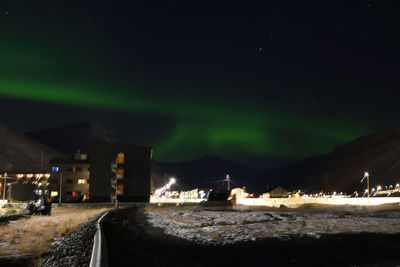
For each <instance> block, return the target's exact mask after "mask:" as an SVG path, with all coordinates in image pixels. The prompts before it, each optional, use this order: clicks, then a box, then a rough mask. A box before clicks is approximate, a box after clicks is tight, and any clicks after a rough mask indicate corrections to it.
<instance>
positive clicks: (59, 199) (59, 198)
mask: <svg viewBox="0 0 400 267" xmlns="http://www.w3.org/2000/svg"><path fill="white" fill-rule="evenodd" d="M61 193H62V172H60V195H59V196H58V203H59V204H60V205H61V196H62V194H61Z"/></svg>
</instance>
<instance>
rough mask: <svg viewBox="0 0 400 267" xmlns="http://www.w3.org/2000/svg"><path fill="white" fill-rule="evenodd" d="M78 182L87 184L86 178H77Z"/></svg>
mask: <svg viewBox="0 0 400 267" xmlns="http://www.w3.org/2000/svg"><path fill="white" fill-rule="evenodd" d="M78 184H87V179H78Z"/></svg>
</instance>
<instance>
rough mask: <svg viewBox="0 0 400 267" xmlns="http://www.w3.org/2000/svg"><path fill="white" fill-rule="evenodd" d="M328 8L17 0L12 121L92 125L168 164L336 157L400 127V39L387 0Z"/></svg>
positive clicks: (12, 24)
mask: <svg viewBox="0 0 400 267" xmlns="http://www.w3.org/2000/svg"><path fill="white" fill-rule="evenodd" d="M317 3H318V2H315V3H314V4H313V5H311V6H312V8H311V9H312V10H319V11H320V13H321V14H315V13H314V12H313V11H312V10H310V5H307V6H304V7H303V6H301V5H300V4H296V5H289V6H280V5H279V4H276V5H274V6H268V8H267V6H265V8H264V9H263V12H261V11H258V10H257V9H256V10H254V8H251V7H244V8H242V7H239V6H230V7H229V10H228V11H229V12H228V11H227V12H226V13H222V14H223V15H222V16H221V15H220V14H221V13H219V11H217V9H219V8H221V9H222V7H223V6H217V7H216V9H215V10H210V9H209V7H206V6H204V7H203V6H198V7H195V8H193V7H190V6H184V5H181V4H177V3H175V4H159V5H156V6H155V7H154V6H151V5H150V4H149V5H148V6H147V5H145V4H143V5H136V4H128V3H125V4H111V2H110V3H106V2H101V3H100V2H93V3H90V2H85V4H82V3H80V4H72V3H69V2H68V1H65V2H58V3H52V2H51V1H42V2H41V3H40V4H38V3H30V4H27V3H25V2H24V4H22V2H20V1H5V3H2V4H1V5H0V22H1V25H2V27H1V36H2V41H1V44H0V62H1V65H0V95H1V98H2V100H1V104H2V106H3V107H6V108H13V109H18V110H19V111H20V114H11V115H9V116H4V118H2V120H3V121H4V122H5V123H7V124H9V125H10V126H12V127H15V128H19V129H21V130H25V131H26V130H36V129H40V128H43V127H56V126H61V125H63V124H67V123H74V122H77V121H82V120H92V121H95V122H97V123H99V124H100V125H103V126H105V127H109V128H114V129H116V131H117V133H118V134H120V135H122V136H124V137H125V138H127V139H129V140H130V141H133V142H136V143H139V144H144V145H150V146H152V147H154V158H155V159H158V160H162V161H178V160H185V159H192V158H197V157H201V156H204V155H218V156H221V157H225V158H228V159H234V160H237V161H240V162H243V163H249V162H250V161H252V162H257V163H256V164H257V165H259V166H262V165H263V162H267V161H268V160H273V161H277V162H285V161H291V160H296V159H300V158H303V157H307V156H311V155H315V154H322V153H328V152H330V151H331V150H332V149H333V148H334V147H335V146H337V145H340V144H343V143H345V142H348V141H350V140H352V139H354V138H357V137H359V136H362V135H364V134H368V133H370V132H371V131H374V130H376V129H379V128H380V127H384V126H388V125H391V124H393V123H394V122H395V117H396V116H395V115H396V114H398V111H399V109H398V108H397V107H395V106H393V104H394V103H395V100H394V99H395V97H394V96H396V94H397V92H396V91H395V90H393V88H397V87H396V86H398V85H399V81H398V79H397V78H395V72H394V71H393V69H392V68H394V66H395V64H396V63H395V62H398V61H396V60H398V55H394V54H393V53H391V51H394V49H395V48H396V46H397V47H398V45H399V39H395V35H396V34H398V29H396V28H395V27H394V25H393V24H391V22H392V20H394V16H395V15H394V14H393V17H392V16H391V14H392V13H390V12H391V11H390V9H391V7H390V6H389V5H388V4H386V5H382V6H378V4H376V6H374V7H373V8H374V10H370V9H369V8H367V7H366V6H365V5H357V4H355V3H354V4H351V6H349V7H348V10H347V9H343V8H342V7H340V5H338V4H333V3H332V4H327V3H325V4H317ZM335 3H337V2H335ZM299 8H300V11H298V10H299ZM338 12H339V14H340V16H339V15H338V16H337V15H335V14H337V13H338ZM354 13H356V14H357V18H358V20H355V19H354V16H353V15H354ZM377 18H380V19H381V20H379V22H377V20H378V19H377ZM285 19H286V20H285ZM296 21H299V22H298V23H297V24H293V23H294V22H296ZM365 25H367V26H368V27H365ZM383 28H385V31H387V32H388V33H387V34H383V33H382V29H383ZM354 33H357V34H354ZM379 38H380V39H379ZM382 38H383V40H385V42H382ZM366 52H367V53H366ZM344 59H348V61H347V63H343V62H344ZM366 92H368V93H366ZM382 92H384V93H382ZM19 103H20V104H19ZM18 105H20V106H18ZM56 107H57V108H56ZM11 113H13V112H11ZM68 113H69V114H71V115H72V116H71V117H68V116H67V115H66V114H68ZM78 114H79V115H78ZM104 114H112V115H107V116H105V115H104ZM384 114H385V115H384ZM383 115H384V118H382V116H383ZM77 116H79V117H77ZM33 117H36V118H37V117H41V118H40V119H37V120H38V121H37V123H35V124H33V123H32V122H27V123H25V124H24V123H23V121H32V120H34V118H33ZM122 125H123V126H122ZM265 165H268V163H265Z"/></svg>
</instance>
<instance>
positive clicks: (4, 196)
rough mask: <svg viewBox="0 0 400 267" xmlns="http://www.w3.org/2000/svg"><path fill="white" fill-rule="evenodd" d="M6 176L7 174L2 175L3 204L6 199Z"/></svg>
mask: <svg viewBox="0 0 400 267" xmlns="http://www.w3.org/2000/svg"><path fill="white" fill-rule="evenodd" d="M6 176H7V173H4V177H3V203H4V202H5V198H6Z"/></svg>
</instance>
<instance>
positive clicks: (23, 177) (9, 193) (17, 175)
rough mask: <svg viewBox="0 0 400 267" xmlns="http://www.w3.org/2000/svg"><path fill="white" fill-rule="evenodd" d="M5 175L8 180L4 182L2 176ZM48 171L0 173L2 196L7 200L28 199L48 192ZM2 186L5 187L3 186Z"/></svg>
mask: <svg viewBox="0 0 400 267" xmlns="http://www.w3.org/2000/svg"><path fill="white" fill-rule="evenodd" d="M4 176H7V177H8V178H9V179H10V180H8V179H7V180H8V181H7V183H4V181H3V178H2V177H4ZM49 178H50V173H44V172H42V171H37V172H35V171H32V172H7V173H5V174H3V175H0V180H1V182H0V189H1V190H0V191H1V196H2V198H3V194H5V196H4V198H5V199H9V200H28V199H33V198H34V196H35V195H46V194H48V190H47V189H48V185H49ZM4 186H5V187H6V188H4Z"/></svg>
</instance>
